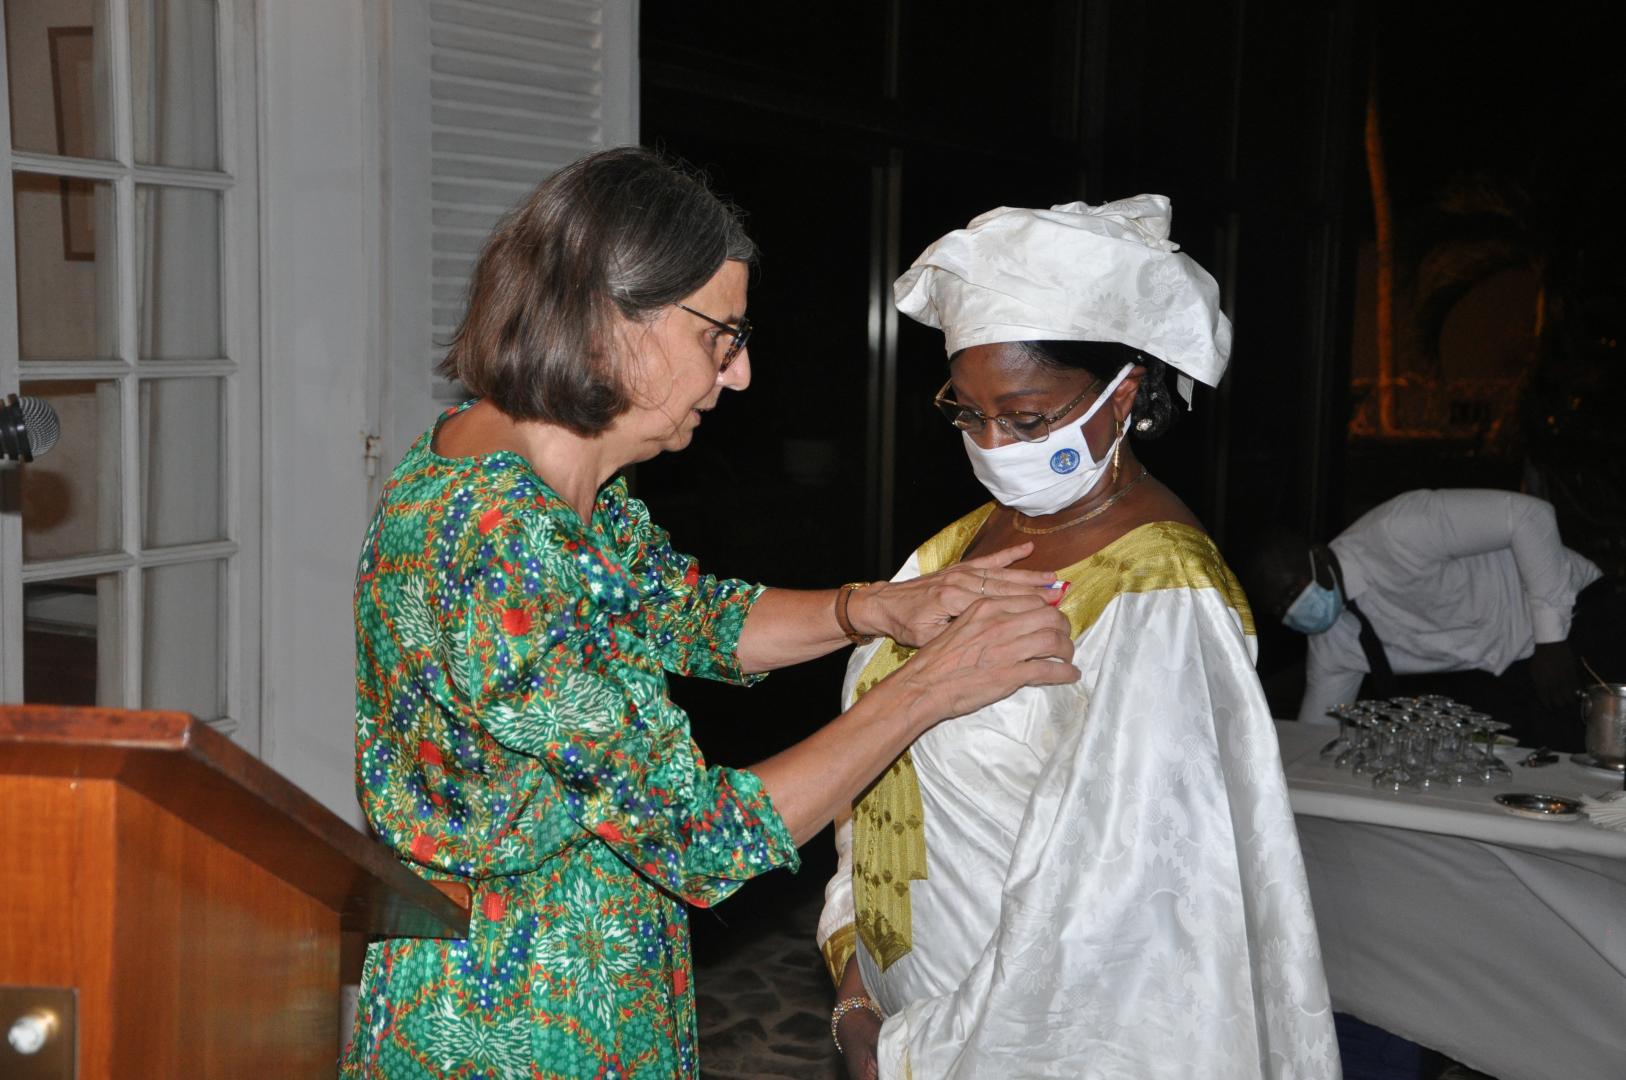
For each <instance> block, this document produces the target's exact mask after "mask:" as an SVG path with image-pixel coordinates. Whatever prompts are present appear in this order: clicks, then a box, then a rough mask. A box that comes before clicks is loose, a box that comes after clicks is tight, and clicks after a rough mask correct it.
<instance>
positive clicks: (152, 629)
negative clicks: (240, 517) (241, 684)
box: [141, 561, 226, 720]
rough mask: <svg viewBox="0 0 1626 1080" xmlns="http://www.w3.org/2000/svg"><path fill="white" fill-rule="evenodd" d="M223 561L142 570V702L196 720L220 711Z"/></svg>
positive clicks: (217, 715) (215, 715) (213, 717)
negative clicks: (177, 712) (178, 712)
mask: <svg viewBox="0 0 1626 1080" xmlns="http://www.w3.org/2000/svg"><path fill="white" fill-rule="evenodd" d="M225 566H226V564H225V563H224V562H222V561H210V562H200V563H182V564H180V565H178V566H159V567H155V568H153V569H151V570H146V571H143V573H142V590H143V596H142V605H141V607H142V610H141V635H142V637H141V653H142V656H141V707H142V708H144V709H178V710H180V711H182V712H189V713H191V714H192V715H193V716H196V717H197V718H198V719H200V720H216V719H219V718H220V717H221V716H222V715H224V713H225V708H224V705H225V700H224V698H225V694H224V691H225V685H224V684H225V680H224V679H223V678H222V677H221V657H222V655H223V651H222V648H221V638H222V628H223V627H224V625H225V621H224V620H223V619H222V618H221V610H220V601H221V598H222V596H223V595H224V592H223V590H222V588H221V578H222V576H223V571H224V569H225Z"/></svg>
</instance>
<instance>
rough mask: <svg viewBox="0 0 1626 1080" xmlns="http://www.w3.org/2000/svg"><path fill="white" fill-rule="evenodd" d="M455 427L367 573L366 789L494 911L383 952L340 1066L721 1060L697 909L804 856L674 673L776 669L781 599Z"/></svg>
mask: <svg viewBox="0 0 1626 1080" xmlns="http://www.w3.org/2000/svg"><path fill="white" fill-rule="evenodd" d="M432 437H433V432H430V433H427V434H425V435H424V437H423V438H421V439H420V440H419V441H418V442H417V443H416V444H415V445H414V446H413V448H412V449H411V450H410V451H409V452H408V453H407V455H406V458H405V459H404V460H403V461H402V463H401V465H400V466H399V467H398V468H397V469H396V471H395V473H394V475H393V476H392V477H391V479H390V481H389V483H388V484H387V485H386V487H385V489H384V494H383V499H382V502H381V505H380V508H379V510H378V513H377V514H376V516H375V517H374V519H373V523H372V526H371V527H370V529H369V531H368V534H367V539H366V543H365V545H364V548H363V550H362V555H361V561H360V566H359V568H358V571H357V579H356V596H355V614H356V650H357V673H356V674H357V686H356V700H357V712H356V769H357V788H358V792H359V794H360V798H361V802H362V806H363V808H364V810H365V811H366V814H367V818H368V821H369V822H370V823H371V825H372V827H373V829H374V831H375V832H376V833H377V834H378V835H379V837H380V838H382V839H383V840H384V841H385V842H387V843H388V844H390V845H391V846H392V847H393V848H394V849H395V850H396V852H397V853H398V854H399V856H400V857H401V858H402V859H403V860H404V861H406V862H407V864H408V865H409V866H411V867H412V868H413V869H414V870H415V871H417V872H418V873H419V874H421V875H423V876H424V877H427V878H438V879H443V880H458V881H463V882H466V883H467V884H469V885H470V886H471V887H472V888H473V890H474V910H473V913H472V918H471V920H470V926H469V937H468V939H467V940H466V941H439V940H417V939H392V940H386V941H381V942H377V943H375V944H374V945H372V946H371V947H370V949H369V950H368V955H367V963H366V967H365V970H364V973H363V977H362V986H361V994H360V1000H359V1002H358V1006H357V1017H356V1028H355V1032H354V1035H353V1038H352V1042H351V1045H350V1047H349V1049H348V1050H347V1051H346V1054H345V1058H344V1061H343V1065H342V1075H344V1076H346V1077H389V1078H391V1080H398V1078H403V1077H431V1076H433V1077H462V1078H474V1077H480V1078H493V1080H509V1078H514V1077H525V1078H531V1077H595V1078H599V1080H612V1078H622V1077H628V1078H635V1077H668V1076H685V1077H688V1076H696V1075H698V1071H699V1068H698V1061H697V1053H696V1036H695V1014H694V998H693V991H692V989H691V982H692V980H691V972H690V963H689V946H688V923H687V919H686V916H685V911H684V906H683V905H684V904H685V903H691V904H696V905H699V906H702V907H706V906H710V905H712V904H715V903H717V902H718V901H720V900H722V899H723V898H725V897H727V896H728V895H729V894H730V893H732V892H733V891H734V890H735V889H736V888H738V887H739V886H740V884H741V883H743V882H744V881H745V880H746V879H747V878H750V877H752V876H755V875H757V874H760V873H762V872H763V871H765V870H768V869H771V868H773V867H776V866H789V867H791V868H792V869H794V868H795V867H796V865H797V862H798V860H797V854H796V848H795V844H794V843H793V841H792V840H791V838H790V835H789V833H788V832H787V831H786V829H785V826H784V823H783V822H782V821H781V820H780V818H779V816H778V814H777V813H776V811H775V810H774V809H773V807H772V805H771V802H770V800H769V798H768V795H767V793H766V792H765V791H764V790H763V789H762V787H761V785H760V783H759V781H758V780H757V778H756V777H755V776H754V775H753V774H752V773H750V772H745V771H736V770H730V769H724V768H716V767H707V765H706V764H705V761H704V759H703V758H702V756H701V754H700V751H699V748H698V747H696V746H695V745H694V743H693V741H692V740H691V739H690V736H689V724H688V718H687V717H686V716H685V715H684V714H683V712H682V710H680V709H678V708H677V706H675V705H674V704H673V703H672V702H671V700H670V698H669V697H668V696H667V692H666V673H667V672H673V673H679V674H685V675H696V676H703V677H706V678H713V679H722V680H728V681H732V682H740V683H744V682H748V681H750V680H749V679H748V678H747V677H746V676H744V675H743V674H742V673H741V671H740V670H739V667H738V665H737V663H736V661H735V656H734V654H735V649H736V646H737V644H738V640H739V634H740V629H741V627H742V625H743V624H744V621H745V617H746V615H747V614H748V612H749V611H750V608H751V606H752V605H753V604H754V603H755V602H756V599H757V597H758V596H760V595H761V592H762V590H761V588H760V587H758V586H751V585H747V584H745V583H743V582H738V581H719V580H718V579H716V578H713V577H709V576H707V575H703V574H701V573H700V572H699V570H698V568H697V566H696V564H695V562H694V560H692V559H690V558H688V557H687V556H683V555H679V554H677V553H676V552H674V551H673V550H672V547H671V545H670V543H669V541H668V539H667V536H666V534H665V533H664V532H663V531H662V530H661V529H659V528H657V527H656V526H654V525H653V524H652V523H651V522H650V520H649V516H648V512H647V510H646V509H645V507H644V505H643V504H642V503H641V502H639V501H638V500H637V499H634V498H631V497H630V496H629V495H628V494H627V491H626V486H625V483H624V482H623V481H621V480H619V479H618V480H616V481H613V482H612V483H610V484H608V485H606V487H605V488H604V489H603V491H602V492H600V495H599V499H598V502H597V504H596V505H595V506H594V509H593V514H592V519H591V521H589V522H587V523H585V524H584V523H583V522H582V521H581V519H580V518H579V517H578V516H577V515H576V514H575V512H574V511H573V510H571V509H570V507H569V506H568V505H566V504H565V503H564V502H563V501H562V500H561V499H560V498H559V497H558V496H557V495H556V494H555V493H554V492H553V491H551V490H550V489H549V488H548V487H547V486H546V484H544V483H543V482H542V480H541V479H540V478H539V477H538V476H537V475H536V474H535V473H534V472H533V471H532V470H531V468H530V467H529V465H528V464H527V463H526V462H525V461H524V460H523V459H522V458H521V457H519V456H518V455H515V454H512V453H506V452H502V453H496V454H491V455H487V456H484V457H479V458H465V459H456V460H453V459H448V458H442V457H440V456H438V455H436V454H435V453H434V452H433V451H432V449H431V446H430V444H431V440H432Z"/></svg>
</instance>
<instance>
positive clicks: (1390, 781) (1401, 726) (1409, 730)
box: [1372, 714, 1419, 791]
mask: <svg viewBox="0 0 1626 1080" xmlns="http://www.w3.org/2000/svg"><path fill="white" fill-rule="evenodd" d="M1402 715H1403V716H1409V715H1411V714H1402ZM1378 731H1379V733H1380V735H1381V737H1382V738H1383V740H1384V743H1385V746H1386V749H1385V750H1384V751H1383V752H1382V755H1381V763H1380V767H1379V768H1378V769H1377V771H1376V772H1374V773H1373V774H1372V786H1373V787H1374V788H1376V789H1377V790H1379V791H1416V790H1417V789H1418V786H1419V784H1418V775H1417V774H1416V773H1415V772H1413V771H1412V770H1411V769H1410V768H1408V761H1409V759H1410V758H1411V748H1410V745H1409V744H1410V742H1411V740H1412V738H1413V736H1414V735H1415V734H1416V732H1417V729H1416V728H1415V727H1414V726H1412V724H1411V723H1410V722H1409V721H1407V720H1404V719H1400V718H1398V717H1390V718H1385V719H1383V720H1380V721H1379V722H1378Z"/></svg>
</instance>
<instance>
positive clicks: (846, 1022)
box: [835, 956, 881, 1080]
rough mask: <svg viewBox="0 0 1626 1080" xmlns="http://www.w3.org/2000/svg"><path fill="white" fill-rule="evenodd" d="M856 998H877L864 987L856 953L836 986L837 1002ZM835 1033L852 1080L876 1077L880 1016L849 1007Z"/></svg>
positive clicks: (878, 1073)
mask: <svg viewBox="0 0 1626 1080" xmlns="http://www.w3.org/2000/svg"><path fill="white" fill-rule="evenodd" d="M853 998H869V999H870V1000H872V1001H873V1000H874V999H873V998H870V997H869V991H868V990H867V989H865V988H864V976H863V975H862V974H860V973H859V970H858V958H857V957H856V956H851V957H848V958H847V967H846V969H845V970H844V971H843V972H842V973H841V982H840V984H838V985H837V987H836V999H837V1000H838V1001H851V1000H852V999H853ZM835 1035H836V1044H837V1045H838V1046H840V1047H841V1056H842V1058H843V1059H844V1060H845V1061H846V1063H847V1075H848V1076H849V1077H851V1078H852V1080H877V1078H878V1077H879V1075H880V1071H881V1066H880V1063H879V1061H878V1060H877V1058H876V1056H875V1049H876V1046H877V1045H878V1044H879V1043H880V1041H881V1018H880V1017H879V1016H876V1015H875V1014H874V1013H873V1012H871V1011H870V1010H868V1009H866V1008H863V1007H862V1006H860V1007H858V1008H854V1009H848V1010H847V1012H846V1013H845V1014H844V1015H843V1016H842V1017H841V1019H840V1020H837V1021H836V1031H835Z"/></svg>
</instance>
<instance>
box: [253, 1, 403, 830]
mask: <svg viewBox="0 0 1626 1080" xmlns="http://www.w3.org/2000/svg"><path fill="white" fill-rule="evenodd" d="M376 2H378V0H266V2H263V3H262V4H261V5H260V95H261V96H260V107H261V124H260V133H261V134H260V139H261V143H260V145H261V153H260V163H261V191H262V193H263V194H262V201H261V205H262V223H261V245H262V248H261V250H262V254H261V260H262V274H261V281H262V290H263V297H264V300H263V314H264V320H263V325H264V327H265V332H264V334H265V342H264V359H263V361H262V371H263V387H264V399H263V408H262V417H263V422H264V429H263V430H264V440H265V455H264V461H265V473H264V511H265V512H264V518H263V520H264V530H265V532H264V535H265V548H264V577H263V586H264V612H265V616H264V624H263V636H262V641H263V646H262V650H263V656H264V668H263V672H264V674H263V694H262V702H263V704H262V717H263V719H262V726H261V742H260V750H261V756H262V757H263V758H264V759H265V761H266V762H267V763H268V764H270V765H271V766H273V767H274V768H276V769H277V770H279V771H280V772H282V773H284V774H285V775H287V776H288V777H290V778H291V779H293V780H294V781H295V782H296V783H298V784H300V785H301V786H302V787H304V788H305V789H306V790H307V791H309V792H310V793H311V794H313V795H315V796H316V797H317V798H318V799H320V800H322V801H323V802H324V803H326V804H327V805H328V806H330V807H332V808H333V809H334V810H335V811H337V812H339V813H340V814H341V815H342V816H344V817H347V818H348V819H349V820H351V821H354V822H357V823H359V822H360V820H361V818H360V812H359V810H358V809H357V808H356V805H355V795H354V781H353V779H352V777H353V772H352V762H353V758H354V753H355V747H354V730H353V723H354V717H355V680H354V674H353V656H354V635H353V632H352V629H351V626H352V624H351V614H350V596H351V585H352V581H353V578H354V574H355V563H356V554H357V552H358V550H359V548H360V544H361V539H362V535H363V533H364V531H365V529H366V524H367V518H368V513H369V509H370V507H369V497H368V483H367V476H366V471H365V465H364V459H363V438H364V433H365V431H366V429H367V426H368V419H369V415H370V414H371V413H372V411H373V410H374V408H375V402H376V400H377V392H376V387H375V386H374V385H372V384H373V382H374V378H373V374H372V373H373V370H374V366H373V365H374V364H375V363H376V360H377V357H376V355H375V353H376V349H377V347H378V340H379V333H380V332H379V320H378V317H377V300H376V297H377V289H378V286H379V281H380V277H381V268H380V259H379V253H378V240H377V227H376V221H377V216H378V213H379V206H380V189H379V175H378V167H377V163H378V152H379V146H380V142H381V134H380V132H379V130H378V126H377V121H376V105H377V100H378V96H377V95H378V87H377V85H376V80H375V78H374V77H373V74H372V69H371V68H370V64H371V62H372V58H373V57H374V56H375V54H376V50H375V49H374V47H373V45H372V43H370V42H369V39H368V33H369V29H370V27H371V25H372V21H371V18H370V16H371V15H372V12H371V11H370V10H369V8H370V7H371V6H372V5H373V4H374V3H376Z"/></svg>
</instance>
